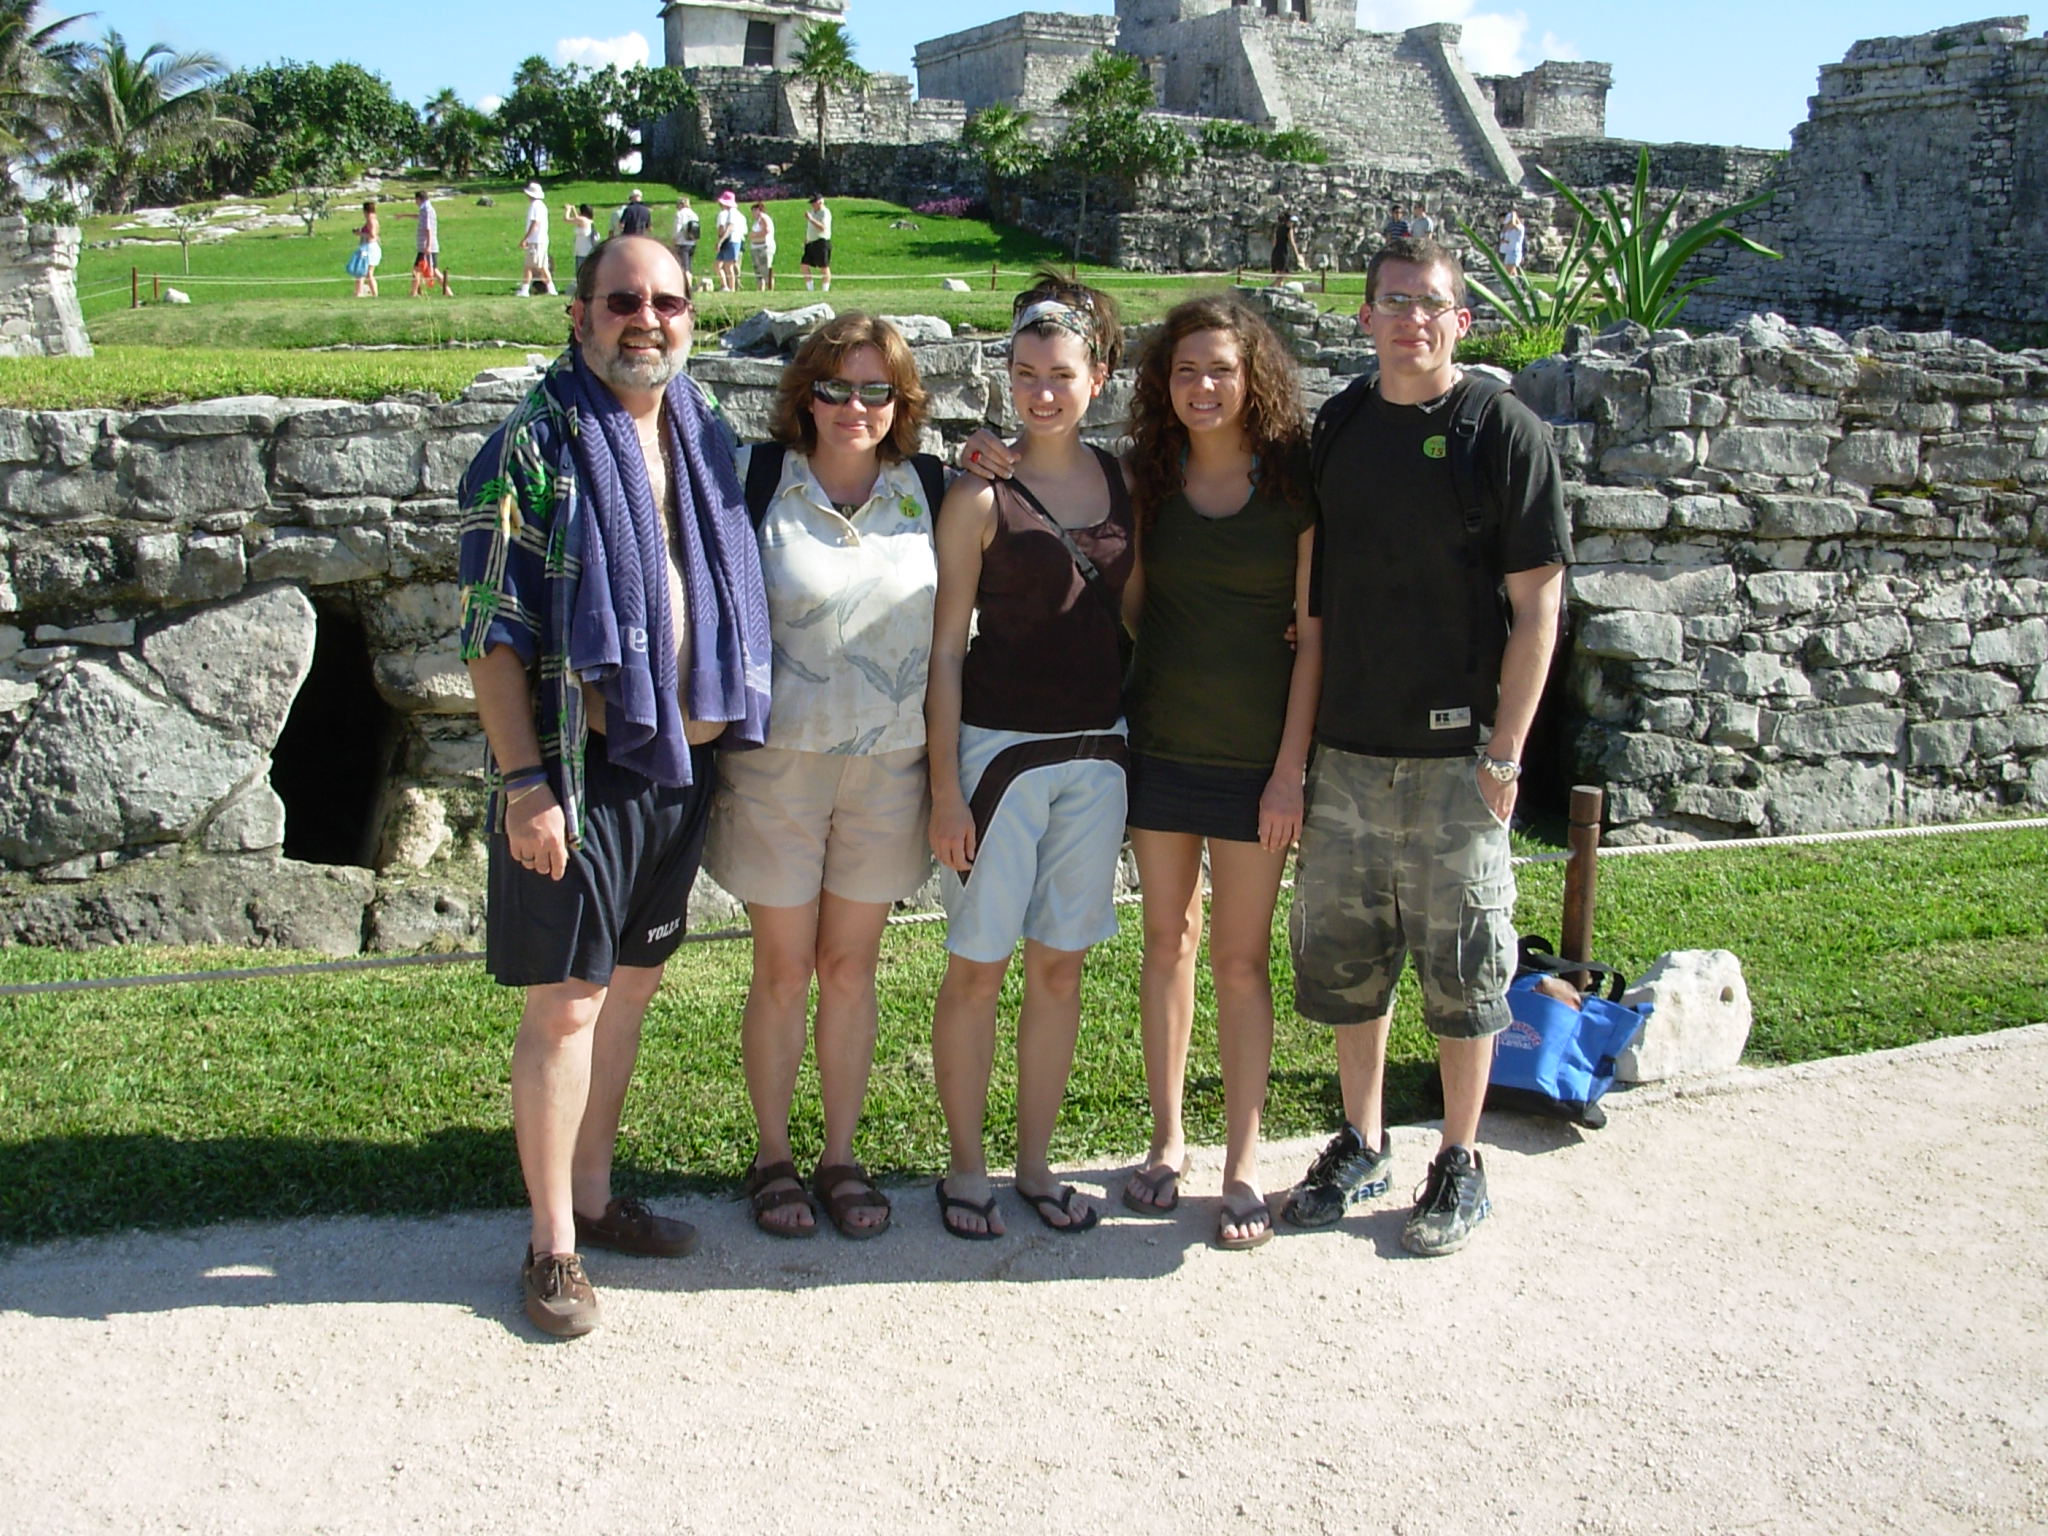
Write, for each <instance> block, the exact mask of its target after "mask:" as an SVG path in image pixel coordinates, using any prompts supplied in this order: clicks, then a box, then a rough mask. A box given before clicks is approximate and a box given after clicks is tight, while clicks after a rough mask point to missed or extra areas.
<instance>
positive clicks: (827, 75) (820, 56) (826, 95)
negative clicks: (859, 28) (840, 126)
mask: <svg viewBox="0 0 2048 1536" xmlns="http://www.w3.org/2000/svg"><path fill="white" fill-rule="evenodd" d="M791 58H792V60H793V62H794V63H795V65H796V68H795V70H794V71H793V73H794V74H795V75H796V77H797V79H799V80H801V81H803V82H804V83H805V84H807V85H809V86H810V87H811V111H812V112H813V113H814V114H815V115H816V118H817V124H818V172H819V174H820V175H823V174H824V170H825V108H826V106H827V105H828V104H829V102H830V100H831V96H832V93H833V92H834V91H852V90H861V89H864V88H865V87H866V85H867V83H868V72H867V71H866V70H865V69H863V68H861V66H860V65H858V64H856V63H854V61H853V39H852V38H850V37H848V36H847V35H846V27H845V25H844V24H843V23H841V22H837V21H814V22H812V23H811V24H810V25H809V26H807V27H805V28H804V29H803V31H802V32H800V33H798V34H797V40H796V52H795V53H794V54H793V55H792V56H791Z"/></svg>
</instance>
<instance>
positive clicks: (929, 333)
mask: <svg viewBox="0 0 2048 1536" xmlns="http://www.w3.org/2000/svg"><path fill="white" fill-rule="evenodd" d="M882 318H883V319H884V320H886V321H888V322H889V323H890V324H891V325H893V326H895V327H896V329H897V332H898V333H899V334H900V335H901V336H902V337H903V339H904V340H905V341H907V342H909V343H910V345H911V346H912V347H922V346H928V345H930V344H931V343H932V342H935V341H951V340H952V339H953V327H952V326H951V325H949V324H947V323H946V321H944V320H942V319H940V318H939V317H938V316H937V315H884V316H882ZM1356 329H1357V322H1356V321H1353V322H1352V332H1355V331H1356ZM1347 334H1350V333H1347ZM923 371H924V364H923V363H922V362H921V361H920V362H919V364H918V372H919V373H920V374H921V373H923Z"/></svg>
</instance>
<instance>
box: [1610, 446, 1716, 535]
mask: <svg viewBox="0 0 2048 1536" xmlns="http://www.w3.org/2000/svg"><path fill="white" fill-rule="evenodd" d="M1699 456H1700V450H1699V444H1698V443H1697V442H1695V441H1694V440H1693V439H1692V438H1691V437H1689V436H1688V435H1687V434H1685V433H1683V432H1658V433H1656V434H1654V435H1652V436H1650V437H1646V438H1641V439H1639V440H1637V441H1635V442H1628V443H1618V444H1616V445H1615V446H1614V447H1612V448H1610V449H1608V450H1607V451H1606V452H1605V453H1603V454H1601V455H1600V473H1601V474H1603V475H1609V476H1612V477H1613V478H1615V479H1617V480H1622V479H1644V480H1662V479H1666V478H1669V477H1670V476H1672V475H1682V474H1685V473H1686V472H1687V471H1688V470H1690V469H1691V468H1692V467H1693V465H1695V464H1697V463H1698V462H1699ZM1642 526H1645V527H1649V526H1655V527H1659V528H1661V527H1663V526H1664V525H1663V523H1661V522H1659V523H1657V524H1655V525H1651V524H1644V525H1642Z"/></svg>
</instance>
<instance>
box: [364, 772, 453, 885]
mask: <svg viewBox="0 0 2048 1536" xmlns="http://www.w3.org/2000/svg"><path fill="white" fill-rule="evenodd" d="M453 836H454V833H453V832H451V831H450V830H449V827H448V807H447V806H446V805H445V804H443V803H442V800H441V797H440V795H438V794H436V793H434V792H433V791H432V790H428V789H424V788H422V787H421V786H419V785H417V784H408V785H405V786H404V787H403V788H401V789H400V790H399V791H398V793H397V794H396V795H394V796H393V797H392V802H391V809H390V810H389V811H388V812H387V813H386V815H385V817H384V836H383V840H382V843H381V845H380V847H379V848H378V851H377V867H378V868H379V869H393V868H397V869H424V868H426V866H427V865H429V864H431V863H432V862H433V861H434V860H435V859H436V858H437V857H438V856H439V855H440V853H441V851H442V850H443V849H445V848H446V847H447V846H448V844H449V842H450V840H451V839H452V838H453Z"/></svg>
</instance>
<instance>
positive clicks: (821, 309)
mask: <svg viewBox="0 0 2048 1536" xmlns="http://www.w3.org/2000/svg"><path fill="white" fill-rule="evenodd" d="M832 317H833V310H832V306H831V305H830V304H806V305H804V306H803V307H802V308H801V309H788V310H777V309H762V310H756V311H755V312H754V313H753V314H751V315H749V316H747V318H746V319H744V320H742V321H740V322H739V323H738V324H737V325H734V326H733V327H731V328H730V329H729V330H727V331H726V333H725V335H724V336H723V337H722V338H720V343H719V344H720V345H721V346H722V347H724V348H725V350H726V351H727V352H733V353H747V354H757V355H758V354H773V353H777V352H781V351H783V350H784V349H785V348H787V347H788V346H789V345H790V344H791V343H793V342H797V341H801V340H802V339H803V338H804V337H806V336H808V335H810V334H811V332H813V331H815V330H816V329H817V328H818V327H819V326H821V325H823V324H824V323H825V322H826V321H827V320H830V319H831V318H832Z"/></svg>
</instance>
